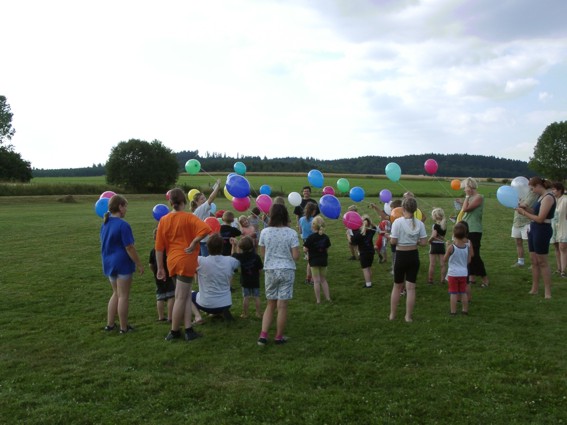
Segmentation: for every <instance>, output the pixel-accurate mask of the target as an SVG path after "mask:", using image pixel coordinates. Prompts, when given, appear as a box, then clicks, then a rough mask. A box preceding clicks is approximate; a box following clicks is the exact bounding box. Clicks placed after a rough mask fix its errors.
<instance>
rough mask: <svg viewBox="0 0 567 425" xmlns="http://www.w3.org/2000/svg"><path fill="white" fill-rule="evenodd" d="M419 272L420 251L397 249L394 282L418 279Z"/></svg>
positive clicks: (413, 281)
mask: <svg viewBox="0 0 567 425" xmlns="http://www.w3.org/2000/svg"><path fill="white" fill-rule="evenodd" d="M418 272H419V252H418V251H417V249H414V250H411V251H400V250H397V251H396V260H395V261H394V283H404V282H412V283H415V281H416V280H417V273H418Z"/></svg>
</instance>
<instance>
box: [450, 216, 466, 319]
mask: <svg viewBox="0 0 567 425" xmlns="http://www.w3.org/2000/svg"><path fill="white" fill-rule="evenodd" d="M472 254H473V253H472V249H471V247H470V243H469V241H468V239H467V228H466V227H465V225H464V224H463V223H460V222H459V223H457V224H455V227H454V228H453V242H452V243H451V244H448V248H447V252H446V253H445V258H444V260H445V262H447V263H448V264H449V270H448V273H447V277H448V280H449V301H450V308H451V316H455V315H456V314H457V299H458V296H459V295H460V296H461V305H462V309H463V310H462V313H463V314H468V310H469V298H468V295H467V292H468V291H467V286H468V285H467V276H468V265H469V263H470V262H471V258H472Z"/></svg>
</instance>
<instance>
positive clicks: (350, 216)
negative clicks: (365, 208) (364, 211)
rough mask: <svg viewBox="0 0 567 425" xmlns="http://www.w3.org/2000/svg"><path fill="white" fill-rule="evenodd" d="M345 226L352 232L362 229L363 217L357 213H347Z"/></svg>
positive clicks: (344, 217)
mask: <svg viewBox="0 0 567 425" xmlns="http://www.w3.org/2000/svg"><path fill="white" fill-rule="evenodd" d="M343 224H344V225H345V226H346V227H347V228H349V229H351V230H357V229H360V226H362V217H361V216H360V214H359V213H357V212H356V211H347V212H346V213H345V215H343Z"/></svg>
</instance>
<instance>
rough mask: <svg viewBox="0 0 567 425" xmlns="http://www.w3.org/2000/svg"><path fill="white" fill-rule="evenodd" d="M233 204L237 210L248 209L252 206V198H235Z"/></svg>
mask: <svg viewBox="0 0 567 425" xmlns="http://www.w3.org/2000/svg"><path fill="white" fill-rule="evenodd" d="M232 206H233V207H234V209H235V210H236V211H240V212H242V211H246V210H247V209H248V208H249V207H250V198H249V197H245V198H234V199H233V200H232Z"/></svg>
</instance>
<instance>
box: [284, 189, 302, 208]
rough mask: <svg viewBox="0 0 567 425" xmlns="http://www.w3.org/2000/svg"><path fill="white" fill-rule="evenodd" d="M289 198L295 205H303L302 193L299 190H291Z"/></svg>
mask: <svg viewBox="0 0 567 425" xmlns="http://www.w3.org/2000/svg"><path fill="white" fill-rule="evenodd" d="M287 200H288V202H289V203H290V204H291V205H293V206H294V207H297V206H299V205H301V195H300V194H299V193H297V192H291V193H290V194H289V195H287Z"/></svg>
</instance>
